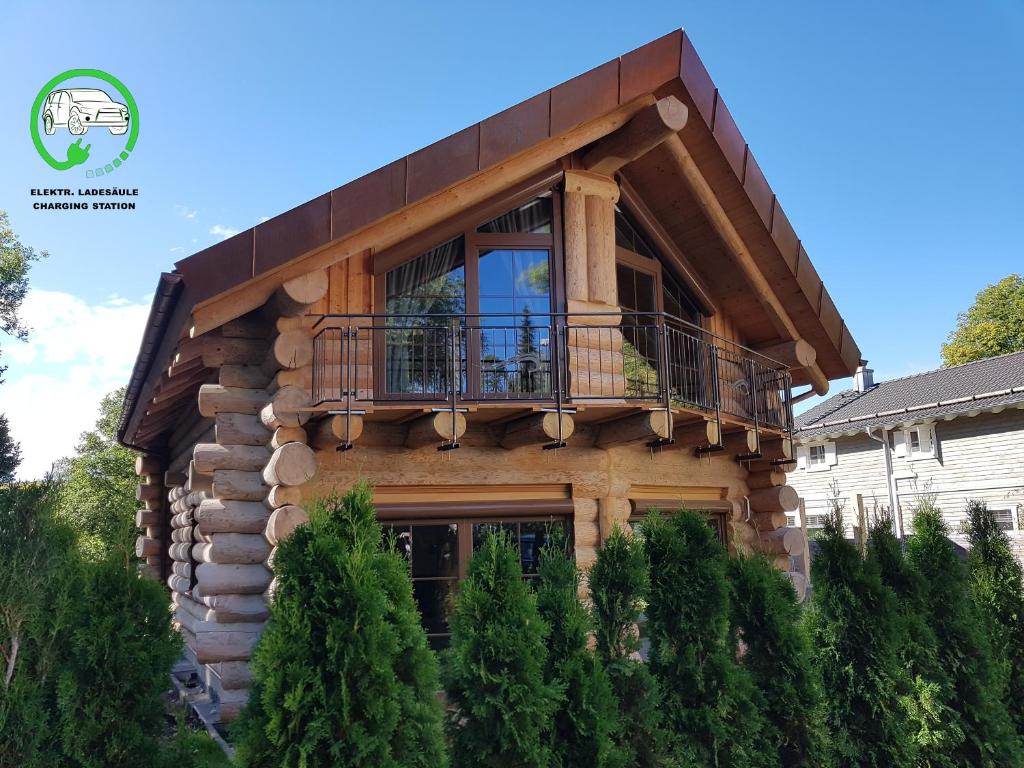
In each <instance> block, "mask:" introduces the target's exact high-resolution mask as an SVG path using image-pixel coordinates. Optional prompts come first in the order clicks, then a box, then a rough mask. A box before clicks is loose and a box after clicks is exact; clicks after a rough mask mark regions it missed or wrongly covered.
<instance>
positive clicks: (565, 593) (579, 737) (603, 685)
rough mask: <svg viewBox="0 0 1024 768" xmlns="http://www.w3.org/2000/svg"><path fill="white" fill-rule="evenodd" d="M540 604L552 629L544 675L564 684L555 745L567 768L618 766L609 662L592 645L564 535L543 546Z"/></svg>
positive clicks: (576, 571)
mask: <svg viewBox="0 0 1024 768" xmlns="http://www.w3.org/2000/svg"><path fill="white" fill-rule="evenodd" d="M538 573H539V575H540V584H539V587H538V589H537V609H538V611H539V612H540V616H541V618H542V619H544V621H545V622H547V624H548V626H549V627H550V628H551V634H550V636H549V637H548V660H547V667H546V669H545V680H547V681H548V682H549V683H552V684H554V685H557V686H559V687H562V688H563V689H564V693H563V697H562V701H561V703H560V704H559V707H558V711H557V712H556V713H555V718H554V722H553V725H552V733H551V744H552V751H553V752H554V757H555V764H556V765H560V766H563V768H618V766H621V765H622V757H621V753H620V752H619V750H618V749H617V748H616V747H615V745H614V742H613V741H612V733H613V732H614V731H615V729H616V727H617V715H618V712H617V708H616V706H615V698H614V697H613V695H612V689H611V684H610V683H609V681H608V675H607V674H606V673H605V670H604V666H603V665H602V664H601V662H600V660H599V659H598V658H597V656H596V655H595V654H594V653H593V652H592V651H590V650H589V649H588V648H587V642H588V639H589V636H590V631H591V618H590V614H589V612H588V611H587V609H586V607H584V605H583V603H582V602H580V598H579V588H580V572H579V569H578V568H577V567H576V562H575V560H574V559H573V557H572V555H570V554H569V552H568V551H567V547H566V543H565V540H564V536H559V535H557V534H555V535H553V536H552V540H551V541H550V542H549V544H548V546H546V547H544V549H542V550H541V558H540V567H539V569H538Z"/></svg>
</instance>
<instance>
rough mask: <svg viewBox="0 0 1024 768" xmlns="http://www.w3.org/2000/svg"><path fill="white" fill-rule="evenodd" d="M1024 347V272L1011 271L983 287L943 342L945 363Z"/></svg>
mask: <svg viewBox="0 0 1024 768" xmlns="http://www.w3.org/2000/svg"><path fill="white" fill-rule="evenodd" d="M1022 350H1024V276H1021V275H1017V274H1014V275H1009V276H1007V277H1004V278H1003V279H1002V280H1000V281H999V282H998V283H995V284H993V285H990V286H988V287H986V288H985V289H984V290H982V291H980V292H979V293H978V295H977V296H976V297H975V299H974V304H972V305H971V307H970V309H968V310H967V311H966V312H963V313H961V314H960V316H959V317H958V318H957V324H956V328H955V329H954V330H953V331H952V332H951V333H950V334H949V337H948V339H947V340H946V343H945V344H943V345H942V361H943V363H944V364H945V365H960V364H961V363H970V362H972V361H974V360H981V359H983V358H986V357H995V356H996V355H1005V354H1007V353H1009V352H1020V351H1022Z"/></svg>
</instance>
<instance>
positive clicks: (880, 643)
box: [805, 509, 916, 768]
mask: <svg viewBox="0 0 1024 768" xmlns="http://www.w3.org/2000/svg"><path fill="white" fill-rule="evenodd" d="M818 546H819V550H818V554H817V555H816V556H815V558H814V560H813V563H812V566H811V568H812V582H813V584H814V592H813V595H812V597H811V602H810V606H809V608H808V610H807V613H806V615H805V621H806V623H807V629H808V632H809V636H810V640H811V648H812V659H813V662H814V665H815V667H816V668H817V671H818V674H819V675H820V679H821V681H822V687H823V690H824V691H825V692H826V695H825V699H824V701H825V727H826V729H827V730H828V732H829V734H830V739H831V742H832V750H833V754H834V759H835V762H836V764H837V765H842V766H859V767H861V768H869V767H870V768H887V767H888V766H897V765H899V766H908V765H913V764H914V761H915V759H916V753H915V750H914V748H913V742H912V739H911V727H910V724H909V722H908V719H907V714H906V710H905V708H904V706H903V702H904V698H903V697H904V696H905V694H906V692H907V691H908V690H909V681H908V677H907V673H906V671H905V670H904V668H903V666H902V663H901V659H900V653H899V642H900V630H899V619H898V609H897V605H896V596H895V594H894V593H893V591H892V590H891V589H889V588H888V587H886V586H885V585H884V584H883V583H882V579H881V576H880V574H879V572H878V567H877V565H876V564H875V563H873V562H871V561H867V562H865V561H864V560H863V559H862V558H861V555H860V552H858V550H857V548H856V547H855V546H854V545H853V544H852V543H851V542H849V541H847V540H846V538H845V537H844V536H843V520H842V514H841V511H840V510H838V509H836V510H835V511H834V513H833V514H832V515H830V516H829V517H828V519H827V520H826V524H825V527H824V529H823V531H822V534H821V536H820V537H819V538H818Z"/></svg>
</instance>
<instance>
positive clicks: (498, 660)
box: [444, 533, 562, 768]
mask: <svg viewBox="0 0 1024 768" xmlns="http://www.w3.org/2000/svg"><path fill="white" fill-rule="evenodd" d="M449 626H450V628H451V647H450V648H449V650H448V653H447V655H446V657H445V667H444V671H445V674H444V677H445V690H446V691H447V692H448V696H449V700H450V702H451V704H452V705H453V709H452V711H451V712H450V714H449V717H448V734H449V737H450V740H451V748H452V757H453V761H454V764H455V765H456V766H458V767H460V768H461V767H465V768H485V767H486V768H546V767H547V766H549V765H551V762H552V751H551V746H550V729H551V720H552V718H553V717H554V714H555V712H556V711H557V709H558V706H559V699H560V698H561V695H562V689H561V686H560V685H559V684H556V683H550V682H546V681H545V679H544V669H545V666H546V664H547V648H546V645H545V640H546V639H547V637H548V636H549V629H548V626H547V624H546V623H545V622H544V620H543V619H541V617H540V614H539V613H538V611H537V600H536V598H535V596H534V594H533V593H532V592H531V591H530V588H529V587H528V586H527V585H526V583H525V582H524V581H523V578H522V571H521V569H520V566H519V554H518V552H517V550H516V547H515V544H514V542H513V541H512V540H511V538H510V537H509V536H508V535H507V534H505V533H500V534H494V533H492V534H490V535H489V536H488V537H487V539H486V540H485V541H484V543H483V545H482V546H481V547H480V549H478V550H477V551H476V552H475V553H474V554H473V559H472V560H471V561H470V563H469V572H468V574H467V577H466V580H465V582H464V583H463V584H462V588H461V590H460V592H459V595H458V598H457V599H456V601H455V610H454V612H453V614H452V617H451V622H450V625H449Z"/></svg>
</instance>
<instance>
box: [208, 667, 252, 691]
mask: <svg viewBox="0 0 1024 768" xmlns="http://www.w3.org/2000/svg"><path fill="white" fill-rule="evenodd" d="M213 672H214V674H216V675H217V679H218V680H219V681H220V685H221V686H222V687H223V688H226V689H227V690H235V689H239V688H248V687H249V686H250V685H251V684H252V667H250V666H249V664H247V663H246V662H244V661H222V662H220V663H218V664H214V665H213Z"/></svg>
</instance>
